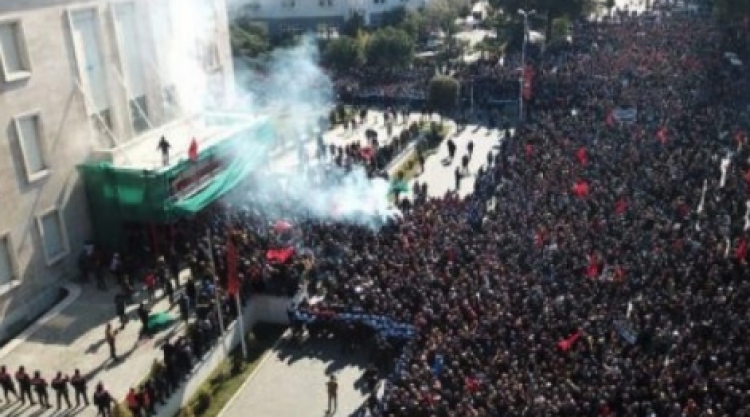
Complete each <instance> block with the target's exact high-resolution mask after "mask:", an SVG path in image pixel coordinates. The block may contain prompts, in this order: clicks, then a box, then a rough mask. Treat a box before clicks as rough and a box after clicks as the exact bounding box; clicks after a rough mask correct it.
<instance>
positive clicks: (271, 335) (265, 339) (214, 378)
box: [177, 324, 286, 417]
mask: <svg viewBox="0 0 750 417" xmlns="http://www.w3.org/2000/svg"><path fill="white" fill-rule="evenodd" d="M285 329H286V328H285V327H283V326H275V325H268V324H259V325H257V326H255V328H254V329H253V331H252V332H250V333H249V334H248V335H247V351H248V352H247V353H248V359H247V360H244V359H243V358H242V347H239V346H238V347H237V348H236V349H234V350H233V351H232V353H231V354H230V355H229V358H227V359H226V360H224V362H222V363H221V365H219V367H218V368H216V370H214V372H213V373H212V374H211V376H210V377H209V378H208V379H207V380H206V382H204V383H203V385H201V387H200V389H198V392H197V393H196V394H195V396H193V398H191V399H190V401H189V402H188V405H186V406H185V407H183V408H182V410H180V412H179V413H178V414H177V417H215V416H218V415H219V413H221V410H222V409H223V408H224V407H225V406H226V405H227V403H228V402H229V400H231V399H232V397H233V396H234V394H235V393H237V391H239V389H240V388H241V387H242V384H243V383H244V382H245V380H247V378H248V377H249V376H250V374H252V373H253V371H254V370H255V368H256V367H257V366H258V364H259V363H260V360H261V359H262V358H263V355H264V354H265V353H266V352H267V351H268V350H269V349H270V348H271V347H272V346H273V344H274V343H275V342H276V340H278V338H279V337H281V335H282V334H283V333H284V330H285Z"/></svg>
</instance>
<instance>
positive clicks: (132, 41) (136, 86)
mask: <svg viewBox="0 0 750 417" xmlns="http://www.w3.org/2000/svg"><path fill="white" fill-rule="evenodd" d="M112 12H113V16H114V22H115V29H116V33H117V46H118V50H119V57H120V64H121V68H122V70H123V72H124V77H123V78H124V81H125V87H126V90H127V96H128V102H129V103H130V120H131V123H132V127H133V131H134V132H135V133H136V134H137V133H142V132H143V131H145V130H147V129H148V128H149V122H148V118H149V113H148V108H147V107H146V99H145V96H146V90H147V88H146V75H145V73H144V70H143V68H144V67H145V66H146V65H145V62H144V60H143V51H142V48H141V46H142V45H143V41H142V39H141V34H140V31H139V27H138V19H137V16H136V10H135V3H132V2H128V3H118V4H115V5H114V6H113V9H112Z"/></svg>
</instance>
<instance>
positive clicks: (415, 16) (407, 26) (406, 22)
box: [398, 10, 430, 44]
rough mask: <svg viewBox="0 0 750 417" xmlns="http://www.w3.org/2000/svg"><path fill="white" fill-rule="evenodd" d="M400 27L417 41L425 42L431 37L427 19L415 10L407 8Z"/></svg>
mask: <svg viewBox="0 0 750 417" xmlns="http://www.w3.org/2000/svg"><path fill="white" fill-rule="evenodd" d="M398 28H399V29H401V30H403V31H405V32H406V33H408V34H409V36H411V38H412V39H414V41H415V42H417V43H420V44H421V43H425V42H427V40H428V39H429V36H430V29H429V27H428V25H427V19H426V18H425V17H424V16H423V15H422V14H421V13H418V12H415V11H414V10H407V11H406V15H405V16H404V19H403V20H402V21H401V23H400V24H399V25H398Z"/></svg>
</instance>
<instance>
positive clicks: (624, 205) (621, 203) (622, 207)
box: [615, 197, 628, 214]
mask: <svg viewBox="0 0 750 417" xmlns="http://www.w3.org/2000/svg"><path fill="white" fill-rule="evenodd" d="M627 210H628V200H626V199H625V198H624V197H620V199H619V200H617V203H616V204H615V213H617V214H625V212H626V211H627Z"/></svg>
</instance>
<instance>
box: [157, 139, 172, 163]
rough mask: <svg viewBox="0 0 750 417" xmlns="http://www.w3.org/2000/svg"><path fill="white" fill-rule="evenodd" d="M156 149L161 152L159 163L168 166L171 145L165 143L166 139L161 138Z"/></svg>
mask: <svg viewBox="0 0 750 417" xmlns="http://www.w3.org/2000/svg"><path fill="white" fill-rule="evenodd" d="M157 148H158V149H159V150H160V151H161V161H162V164H164V166H167V165H169V149H171V148H172V145H170V143H169V142H167V139H166V138H165V137H164V136H162V137H161V139H160V140H159V145H158V146H157Z"/></svg>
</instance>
